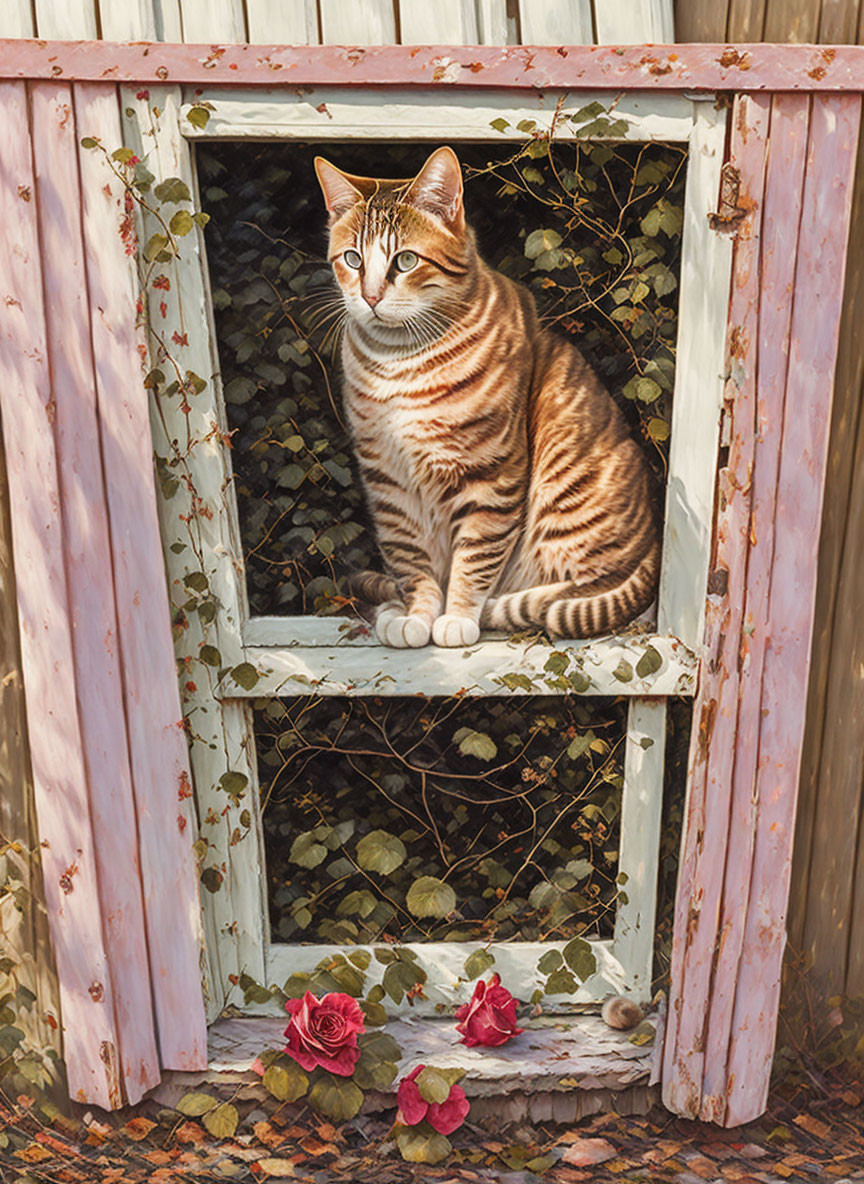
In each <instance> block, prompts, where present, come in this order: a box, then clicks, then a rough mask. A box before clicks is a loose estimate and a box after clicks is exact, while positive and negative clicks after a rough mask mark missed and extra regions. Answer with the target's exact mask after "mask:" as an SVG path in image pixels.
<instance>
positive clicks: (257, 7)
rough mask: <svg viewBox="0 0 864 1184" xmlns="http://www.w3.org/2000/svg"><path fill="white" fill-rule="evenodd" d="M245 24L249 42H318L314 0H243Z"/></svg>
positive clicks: (308, 43)
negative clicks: (244, 4)
mask: <svg viewBox="0 0 864 1184" xmlns="http://www.w3.org/2000/svg"><path fill="white" fill-rule="evenodd" d="M245 3H246V24H247V28H248V34H249V40H250V42H252V44H253V45H254V44H256V43H260V42H263V41H284V43H285V44H286V45H317V44H318V42H319V41H320V40H321V37H320V33H319V29H318V6H317V4H316V3H315V0H245Z"/></svg>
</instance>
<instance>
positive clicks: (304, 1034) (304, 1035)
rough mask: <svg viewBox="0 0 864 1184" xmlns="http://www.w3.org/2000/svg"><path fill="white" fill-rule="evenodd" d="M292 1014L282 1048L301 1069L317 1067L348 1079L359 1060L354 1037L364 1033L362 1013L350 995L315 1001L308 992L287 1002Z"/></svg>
mask: <svg viewBox="0 0 864 1184" xmlns="http://www.w3.org/2000/svg"><path fill="white" fill-rule="evenodd" d="M285 1010H286V1011H288V1012H290V1013H291V1019H290V1020H289V1021H288V1027H287V1028H286V1029H285V1036H286V1038H287V1040H288V1044H287V1046H286V1048H285V1051H286V1053H287V1054H288V1056H289V1057H293V1058H294V1060H295V1061H296V1062H297V1064H298V1065H299V1066H300V1068H301V1069H306V1070H310V1069H314V1068H316V1067H317V1066H318V1065H320V1066H321V1068H322V1069H328V1070H329V1071H330V1072H331V1073H336V1074H337V1075H338V1076H339V1077H350V1076H351V1074H352V1073H353V1072H354V1066H355V1065H356V1064H357V1061H358V1060H359V1058H360V1049H359V1048H358V1047H357V1035H358V1033H359V1032H363V1031H364V1027H363V1011H362V1009H361V1007H360V1004H359V1003H358V1002H357V1000H356V999H352V998H351V996H350V995H343V994H340V993H339V992H333V993H331V994H329V995H325V996H324V998H323V999H318V998H316V997H315V995H313V994H312V992H311V991H307V992H306V994H305V995H304V996H303V998H302V999H289V1000H288V1002H287V1003H286V1004H285Z"/></svg>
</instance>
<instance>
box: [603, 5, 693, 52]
mask: <svg viewBox="0 0 864 1184" xmlns="http://www.w3.org/2000/svg"><path fill="white" fill-rule="evenodd" d="M594 28H595V33H596V41H597V44H598V45H646V44H652V45H668V44H671V42H673V41H674V40H675V30H674V24H673V20H672V6H671V4H667V3H666V2H665V0H629V3H626V4H622V3H620V2H617V3H609V0H595V2H594Z"/></svg>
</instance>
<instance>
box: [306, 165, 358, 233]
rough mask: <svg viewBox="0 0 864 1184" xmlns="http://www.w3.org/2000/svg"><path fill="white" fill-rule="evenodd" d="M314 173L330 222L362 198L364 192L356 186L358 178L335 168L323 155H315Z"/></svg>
mask: <svg viewBox="0 0 864 1184" xmlns="http://www.w3.org/2000/svg"><path fill="white" fill-rule="evenodd" d="M315 175H316V176H317V177H318V184H319V185H320V186H321V192H322V193H323V194H324V202H325V205H326V206H327V212H328V213H329V215H330V221H331V222H335V220H336V219H337V218H341V217H342V215H343V214H345V213H347V211H348V210H350V209H351V207H352V206H354V205H356V204H357V202H358V201H362V200H363V197H364V194H363V192H362V190H361V189H359V188H358V186H357V181H358V180H359V179H360V178H358V177H352V176H350V175H349V174H348V173H343V172H342V171H341V170H340V169H337V168H336V165H335V164H331V163H330V161H329V160H325V159H324V157H323V156H316V157H315Z"/></svg>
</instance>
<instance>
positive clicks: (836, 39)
mask: <svg viewBox="0 0 864 1184" xmlns="http://www.w3.org/2000/svg"><path fill="white" fill-rule="evenodd" d="M858 8H859V0H822V11H821V12H820V14H819V36H818V40H819V41H820V42H821V43H822V44H823V45H826V44H827V45H854V44H855V38H856V35H857V31H858Z"/></svg>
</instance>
